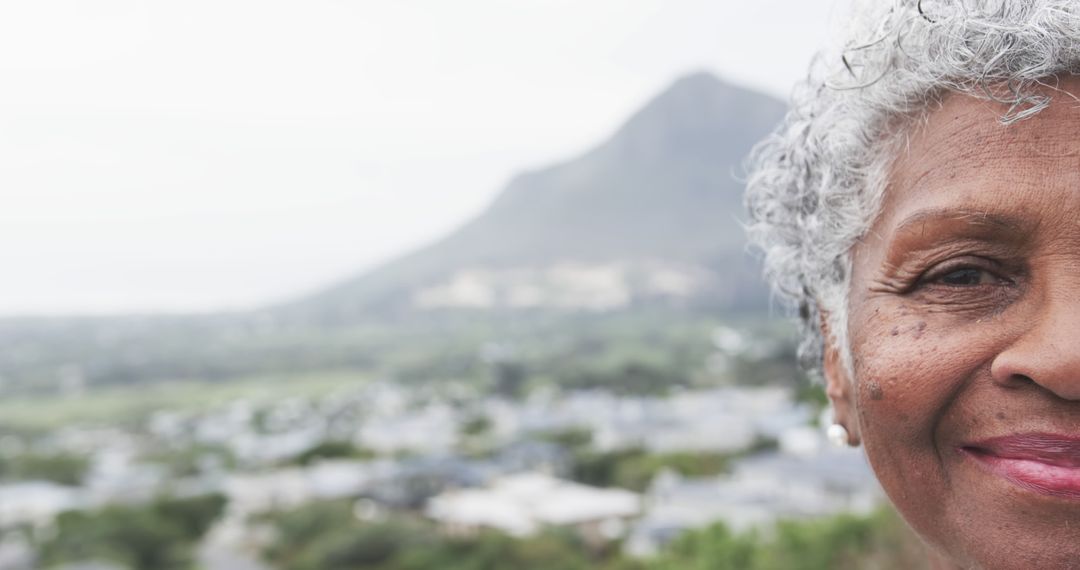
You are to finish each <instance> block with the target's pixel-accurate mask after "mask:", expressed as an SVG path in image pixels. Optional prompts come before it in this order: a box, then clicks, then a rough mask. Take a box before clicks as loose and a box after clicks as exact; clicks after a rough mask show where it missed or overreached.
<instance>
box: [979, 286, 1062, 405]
mask: <svg viewBox="0 0 1080 570" xmlns="http://www.w3.org/2000/svg"><path fill="white" fill-rule="evenodd" d="M990 373H991V376H992V377H993V379H994V381H995V382H996V383H998V384H999V385H1001V386H1005V387H1010V388H1016V387H1021V386H1026V385H1031V384H1036V385H1038V386H1041V387H1042V388H1044V389H1046V390H1047V391H1049V392H1051V393H1052V394H1054V395H1055V396H1057V397H1059V398H1062V399H1065V400H1075V401H1080V298H1074V299H1061V298H1059V299H1057V300H1056V302H1051V303H1044V304H1043V307H1042V310H1041V311H1040V312H1039V314H1038V316H1037V317H1036V319H1035V321H1034V322H1033V323H1031V326H1030V327H1029V328H1028V329H1027V330H1026V331H1025V332H1024V333H1023V334H1021V335H1020V336H1019V337H1018V338H1016V340H1015V341H1014V342H1013V343H1012V344H1011V345H1009V346H1008V347H1007V348H1006V349H1005V350H1004V351H1002V352H1001V353H999V354H998V356H997V357H996V358H995V359H994V361H993V363H992V365H991V368H990Z"/></svg>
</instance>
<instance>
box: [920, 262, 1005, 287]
mask: <svg viewBox="0 0 1080 570" xmlns="http://www.w3.org/2000/svg"><path fill="white" fill-rule="evenodd" d="M991 265H993V266H995V267H993V268H991V267H988V266H991ZM999 265H1000V264H998V263H995V262H993V261H991V260H987V259H982V258H971V257H968V258H964V259H959V260H953V261H947V262H944V263H941V264H939V265H937V266H935V267H933V268H931V269H930V270H929V271H927V272H926V273H924V274H923V276H922V277H920V278H919V280H918V281H917V282H916V283H915V289H921V288H925V287H927V286H938V287H945V288H949V289H973V288H977V287H987V286H1000V285H1010V284H1012V283H1013V280H1011V279H1008V278H1007V277H1003V276H1002V275H1001V269H1000V267H998V266H999ZM962 271H976V272H979V273H980V274H981V275H984V276H988V277H989V278H990V279H993V280H994V281H996V282H994V283H974V284H958V283H945V282H944V281H943V279H945V278H946V277H948V276H950V275H954V274H957V273H960V272H962Z"/></svg>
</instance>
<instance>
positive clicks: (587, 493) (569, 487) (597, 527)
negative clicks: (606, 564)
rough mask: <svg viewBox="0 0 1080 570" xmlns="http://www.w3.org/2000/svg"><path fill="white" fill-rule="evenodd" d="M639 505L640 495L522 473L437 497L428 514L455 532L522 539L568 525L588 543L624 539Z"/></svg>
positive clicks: (454, 533)
mask: <svg viewBox="0 0 1080 570" xmlns="http://www.w3.org/2000/svg"><path fill="white" fill-rule="evenodd" d="M641 507H642V505H641V496H640V495H638V494H637V493H632V492H630V491H626V490H622V489H600V488H596V487H590V486H587V485H581V484H579V483H574V482H571V481H564V480H561V479H556V478H554V477H551V476H549V475H544V474H540V473H523V474H518V475H512V476H508V477H503V478H500V479H498V480H496V481H494V482H493V483H492V484H491V485H489V486H487V487H484V488H480V489H463V490H457V491H448V492H446V493H443V494H441V495H438V496H436V497H433V498H432V499H431V500H430V501H429V502H428V505H427V508H426V509H425V511H424V512H425V514H426V515H427V516H428V517H429V518H431V519H432V520H434V521H436V522H437V523H439V525H440V526H441V527H442V528H443V530H444V531H445V532H446V533H447V534H450V535H453V536H466V537H467V536H474V535H476V534H477V533H479V532H480V531H482V530H485V529H488V530H498V531H502V532H505V533H507V534H510V535H512V536H518V537H524V536H530V535H533V534H536V533H538V532H540V531H541V530H543V529H546V528H551V527H564V528H565V527H569V528H573V529H575V530H576V531H577V532H578V533H579V534H580V535H581V536H582V538H584V539H585V540H586V541H588V542H590V543H603V542H606V541H609V540H612V539H615V538H619V537H621V536H622V535H623V533H624V532H625V530H626V529H627V528H629V525H630V523H631V521H632V520H633V519H635V518H636V517H638V516H639V515H640V514H641Z"/></svg>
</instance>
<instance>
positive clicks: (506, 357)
mask: <svg viewBox="0 0 1080 570" xmlns="http://www.w3.org/2000/svg"><path fill="white" fill-rule="evenodd" d="M760 334H764V333H760ZM704 340H705V341H706V342H707V344H708V348H707V357H706V359H705V360H704V364H705V368H703V369H701V370H697V371H695V373H696V374H697V375H698V378H697V380H695V382H694V384H695V385H685V386H674V387H663V388H659V387H658V386H657V385H653V386H647V387H646V386H643V387H642V388H640V389H637V390H635V389H632V388H630V389H628V388H627V387H626V385H625V384H624V385H623V386H622V387H620V388H619V389H618V391H615V390H612V389H607V388H604V387H601V386H590V387H584V388H580V389H576V388H573V387H563V388H558V387H556V386H554V385H553V386H549V387H547V388H545V389H534V390H530V391H527V392H526V391H523V390H521V389H520V386H519V385H520V383H521V381H522V380H524V378H523V377H522V376H523V374H524V372H523V371H522V370H521V369H520V367H519V366H518V364H519V363H518V362H517V361H516V360H515V356H514V354H513V350H512V349H511V348H510V347H508V346H503V345H499V344H494V343H488V344H486V345H484V346H483V347H482V350H481V353H480V354H479V355H477V357H478V359H480V360H481V361H483V362H485V363H486V364H487V368H488V371H489V373H490V374H491V378H490V382H487V383H483V384H481V385H480V387H478V386H477V385H472V386H470V385H469V384H467V383H458V384H454V383H447V384H443V385H442V386H441V387H440V388H439V389H438V390H432V389H417V388H410V387H408V386H407V385H402V384H401V383H398V382H392V381H388V380H386V379H364V378H360V377H356V378H351V377H348V376H344V377H341V378H338V379H336V380H335V381H334V382H333V387H332V389H331V388H328V389H327V390H328V391H327V392H326V393H324V394H321V395H317V396H314V395H313V396H306V397H302V396H298V395H293V396H288V397H276V396H275V397H273V398H269V399H266V398H264V399H261V400H260V399H258V398H256V397H237V398H235V399H225V400H222V401H220V402H218V403H215V404H214V405H212V406H208V407H205V408H202V407H200V408H197V409H192V408H186V409H185V408H184V407H183V406H178V408H177V409H168V408H165V409H158V410H155V411H152V412H149V413H146V414H145V415H142V416H141V417H138V416H133V417H128V418H114V420H115V421H110V418H99V419H98V420H97V421H95V422H93V423H88V424H69V425H61V426H57V427H56V429H52V430H48V431H40V432H38V433H34V434H32V435H30V433H29V432H27V433H24V434H22V435H18V434H16V433H14V432H12V433H8V434H6V435H4V436H3V437H2V438H0V476H2V477H3V479H5V480H6V482H5V483H3V484H0V532H2V533H3V534H2V535H0V536H2V537H3V538H2V541H0V568H2V569H3V570H24V569H29V568H36V567H38V566H36V564H38V562H39V561H49V562H52V561H54V560H67V564H69V565H68V566H56V567H67V568H91V567H92V568H102V569H104V568H124V567H125V566H120V565H118V564H117V563H116V562H109V556H110V555H109V553H108V552H107V549H108V548H110V547H111V548H145V549H147V550H148V551H150V552H152V554H148V556H157V557H163V556H166V555H167V554H166V552H167V551H168V550H169V548H176V547H177V546H178V544H169V541H178V542H180V543H182V542H183V541H182V540H180V539H179V538H177V537H174V536H170V535H169V533H168V532H167V531H166V530H162V529H157V530H152V529H150V528H147V527H142V525H152V524H164V522H159V523H155V522H154V521H153V517H152V516H151V515H149V514H147V513H151V512H153V510H154V509H165V510H166V511H168V510H169V509H173V510H175V511H176V512H186V513H187V515H186V516H187V518H188V519H189V520H187V521H186V523H185V524H189V525H192V527H193V529H189V530H191V533H190V536H187V537H184V538H185V539H186V540H187V541H188V542H190V548H191V550H192V552H193V553H194V554H192V556H194V557H195V559H196V560H197V561H199V563H200V564H201V565H202V566H201V567H203V568H206V569H207V570H230V569H244V568H252V569H257V568H283V569H288V568H299V567H300V566H299V565H296V564H293V563H290V562H288V561H287V560H286V558H288V557H285V558H279V555H280V553H281V552H282V551H283V550H285V549H286V545H289V544H296V543H297V542H298V541H299V542H302V541H304V540H315V537H306V538H305V537H303V536H287V535H283V533H298V534H299V535H302V534H303V532H304V531H303V530H302V529H300V530H298V529H297V528H294V527H295V526H296V525H298V524H302V523H300V522H298V521H297V520H294V519H297V518H302V517H303V516H304V514H305V512H307V513H308V516H315V515H313V514H312V511H311V509H320V508H321V509H330V510H333V509H344V510H345V511H347V513H349V516H350V517H351V518H352V519H353V520H354V521H356V524H367V525H372V526H378V525H387V524H390V523H392V522H395V521H396V522H397V524H406V523H402V522H401V521H407V524H425V525H429V527H430V529H431V531H432V532H434V533H436V534H438V535H439V536H443V537H458V538H475V537H477V536H479V535H480V534H481V533H484V532H488V531H494V532H498V533H502V534H505V535H506V536H508V537H514V538H516V539H527V538H528V537H533V536H536V535H538V534H540V533H548V532H552V531H553V530H558V531H566V532H570V533H573V535H574V536H575V537H577V539H578V540H580V541H581V544H582V545H583V546H582V548H584V549H586V551H590V552H593V551H604V549H609V548H614V547H617V548H618V549H619V554H620V555H624V556H628V557H633V558H642V559H649V558H650V557H655V556H656V555H658V554H660V553H661V552H662V551H663V550H664V549H665V548H666V547H667V546H668V545H669V544H670V543H671V542H672V541H673V540H675V539H676V538H678V537H679V536H680V534H682V533H684V532H686V531H688V530H694V529H704V528H706V527H709V526H710V525H714V524H715V523H722V524H723V525H725V526H726V527H727V528H728V529H730V530H732V531H734V532H744V531H748V530H751V529H755V528H757V529H762V528H769V527H770V525H772V524H773V523H775V522H776V521H779V520H805V519H812V518H816V517H824V516H828V515H836V514H841V513H855V514H859V515H869V514H871V513H873V512H874V510H875V509H876V508H877V507H878V506H879V505H880V502H881V494H880V491H879V489H878V487H877V484H876V482H875V480H874V478H873V476H872V474H871V473H870V471H869V468H868V467H867V466H866V464H865V460H864V459H863V457H862V455H861V453H859V452H857V451H855V450H848V449H838V448H835V447H833V446H830V445H828V444H827V442H826V441H825V440H824V438H823V435H822V433H823V432H822V429H821V428H820V425H821V418H820V414H821V409H822V408H821V405H820V397H818V396H813V395H811V396H807V393H810V394H813V392H807V391H806V390H799V389H798V384H796V383H794V382H792V379H791V378H773V379H771V381H766V382H760V381H757V379H755V384H756V385H740V384H739V383H738V382H736V381H735V380H737V379H736V378H734V377H733V376H732V374H733V373H734V372H735V371H736V370H737V369H740V368H742V369H746V368H747V367H753V366H766V367H767V365H768V364H769V363H770V361H771V362H773V363H775V362H778V361H780V362H788V363H790V361H791V357H792V355H791V350H792V347H791V345H790V343H788V344H785V343H784V342H783V341H782V339H777V338H770V337H768V336H764V337H761V336H759V337H753V336H748V335H746V334H743V333H740V332H738V331H737V330H735V329H733V328H730V327H726V326H716V327H714V328H713V329H712V330H711V331H709V334H708V336H707V338H706V339H704ZM780 369H782V368H780ZM619 373H620V374H624V375H633V374H635V373H637V374H642V375H648V374H650V373H651V372H650V371H649V370H644V369H643V370H639V371H636V372H635V371H634V370H625V369H624V370H621V371H620V372H619ZM305 509H307V511H305ZM315 512H317V511H315ZM110 513H112V514H111V515H110ZM110 516H113V517H118V518H120V519H125V520H114V521H109V520H108V519H109V517H110ZM332 520H333V519H332V518H331V519H329V520H327V521H324V522H323V523H322V524H331V521H332ZM169 522H171V523H175V521H169ZM109 524H114V525H120V526H122V525H124V524H127V525H131V526H132V527H133V528H129V529H123V528H114V529H107V528H105V527H106V526H107V525H109ZM309 524H310V523H309ZM80 525H82V527H83V528H80ZM92 527H97V528H92ZM140 527H141V528H140ZM308 531H310V529H308ZM155 532H156V533H159V534H160V536H155V534H154V533H155ZM80 533H87V535H84V536H80V535H79V534H80ZM102 533H104V534H102ZM109 533H117V534H115V535H113V536H110V534H109ZM360 536H361V535H360V534H357V535H356V536H355V537H353V538H354V539H357V540H359V537H360ZM109 541H122V544H120V545H116V544H113V545H111V546H110V544H109ZM131 541H146V544H144V545H142V546H136V545H135V544H134V543H133V542H131ZM382 546H383V547H385V545H382ZM303 548H304V545H302V544H301V545H300V550H303ZM364 548H365V546H364V545H363V544H356V545H353V549H354V550H355V552H354V553H353V555H354V556H355V557H356V560H360V561H362V560H364V557H370V556H374V555H376V554H377V553H374V554H373V553H372V552H366V551H364ZM367 548H368V549H369V550H377V549H378V548H379V545H377V544H376V545H374V546H372V545H368V546H367ZM80 553H85V555H86V557H87V558H86V559H85V560H77V558H78V556H79V554H80ZM95 556H100V557H103V558H96V557H95ZM73 559H74V560H73ZM276 562H278V563H279V562H285V563H284V564H283V565H278V564H277V563H276ZM87 564H93V566H88V565H87ZM139 564H141V565H140V566H138V567H139V568H151V567H162V568H164V567H172V566H169V564H172V563H171V562H169V561H168V560H166V559H161V560H160V561H158V562H151V563H147V562H139ZM153 564H161V566H153ZM322 564H326V562H323V563H322ZM354 564H359V565H355V566H346V565H340V566H334V567H358V568H359V567H366V566H363V565H362V563H354ZM50 567H51V566H50ZM325 567H327V568H329V567H331V566H325ZM372 567H376V566H372Z"/></svg>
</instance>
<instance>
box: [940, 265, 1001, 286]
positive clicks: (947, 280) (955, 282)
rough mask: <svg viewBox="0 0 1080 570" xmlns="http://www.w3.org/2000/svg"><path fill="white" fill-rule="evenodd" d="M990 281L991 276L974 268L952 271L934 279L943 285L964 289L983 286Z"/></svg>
mask: <svg viewBox="0 0 1080 570" xmlns="http://www.w3.org/2000/svg"><path fill="white" fill-rule="evenodd" d="M991 279H992V276H991V275H990V274H989V273H987V272H986V271H985V270H982V269H977V268H974V267H965V268H961V269H954V270H953V271H950V272H948V273H945V274H943V275H941V276H939V277H938V278H937V279H935V281H937V282H938V283H941V284H943V285H951V286H954V287H964V286H973V285H983V284H985V283H987V282H989V281H990V280H991Z"/></svg>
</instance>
